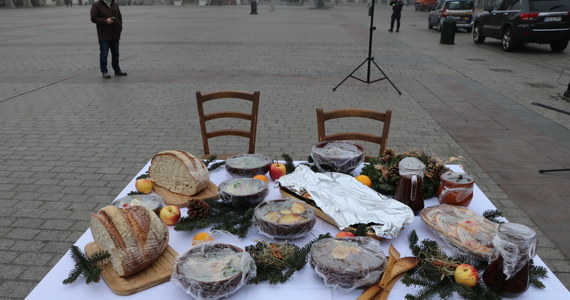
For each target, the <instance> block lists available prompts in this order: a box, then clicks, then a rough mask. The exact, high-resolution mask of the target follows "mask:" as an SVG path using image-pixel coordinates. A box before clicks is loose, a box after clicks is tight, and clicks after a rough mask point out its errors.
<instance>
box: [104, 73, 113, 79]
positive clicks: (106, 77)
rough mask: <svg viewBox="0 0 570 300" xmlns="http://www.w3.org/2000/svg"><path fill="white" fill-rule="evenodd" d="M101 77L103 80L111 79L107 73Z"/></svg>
mask: <svg viewBox="0 0 570 300" xmlns="http://www.w3.org/2000/svg"><path fill="white" fill-rule="evenodd" d="M102 76H103V78H105V79H109V78H111V75H109V73H103V75H102Z"/></svg>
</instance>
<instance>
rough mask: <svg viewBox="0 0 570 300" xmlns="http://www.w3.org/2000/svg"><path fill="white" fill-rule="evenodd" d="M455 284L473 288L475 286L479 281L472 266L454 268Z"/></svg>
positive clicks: (463, 265)
mask: <svg viewBox="0 0 570 300" xmlns="http://www.w3.org/2000/svg"><path fill="white" fill-rule="evenodd" d="M454 277H455V282H457V283H460V284H463V285H466V286H468V287H474V286H476V285H477V280H478V279H479V273H477V269H475V267H473V266H472V265H468V264H462V265H459V266H457V268H455V273H454Z"/></svg>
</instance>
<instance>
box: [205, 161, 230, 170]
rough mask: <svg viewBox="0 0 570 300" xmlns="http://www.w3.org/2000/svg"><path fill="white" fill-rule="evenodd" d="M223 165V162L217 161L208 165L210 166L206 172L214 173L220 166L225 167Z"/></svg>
mask: <svg viewBox="0 0 570 300" xmlns="http://www.w3.org/2000/svg"><path fill="white" fill-rule="evenodd" d="M225 164H226V162H225V161H219V162H216V163H213V164H212V165H210V166H209V167H208V171H210V172H212V171H214V170H215V169H217V168H219V167H221V166H223V165H225Z"/></svg>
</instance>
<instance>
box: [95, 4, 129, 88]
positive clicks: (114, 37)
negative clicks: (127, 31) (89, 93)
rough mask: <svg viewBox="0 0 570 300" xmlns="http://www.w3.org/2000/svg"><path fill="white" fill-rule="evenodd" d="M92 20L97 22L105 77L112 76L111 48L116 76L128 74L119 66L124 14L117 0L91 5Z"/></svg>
mask: <svg viewBox="0 0 570 300" xmlns="http://www.w3.org/2000/svg"><path fill="white" fill-rule="evenodd" d="M91 22H93V23H95V24H97V38H98V39H99V51H100V53H99V66H100V68H101V73H102V74H103V78H105V79H108V78H111V75H109V70H108V69H107V56H108V55H109V50H111V67H112V68H113V71H115V76H127V73H126V72H123V71H121V67H120V66H119V40H120V39H121V32H122V31H123V16H122V15H121V11H120V10H119V5H117V3H115V0H99V1H96V2H94V3H93V5H92V6H91Z"/></svg>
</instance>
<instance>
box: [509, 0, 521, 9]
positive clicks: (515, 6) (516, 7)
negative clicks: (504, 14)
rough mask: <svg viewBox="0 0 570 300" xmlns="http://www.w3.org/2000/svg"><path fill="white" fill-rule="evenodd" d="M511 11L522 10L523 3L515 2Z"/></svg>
mask: <svg viewBox="0 0 570 300" xmlns="http://www.w3.org/2000/svg"><path fill="white" fill-rule="evenodd" d="M509 10H521V1H520V0H515V2H513V4H512V5H511V7H510V8H509Z"/></svg>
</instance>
